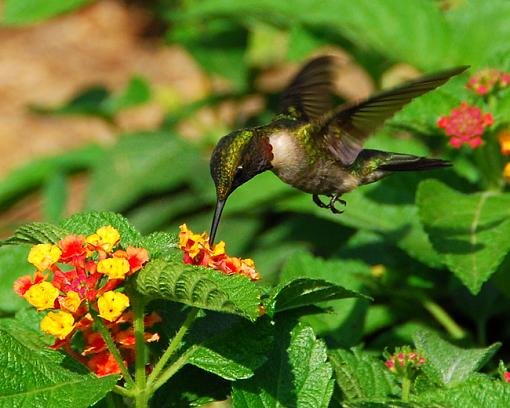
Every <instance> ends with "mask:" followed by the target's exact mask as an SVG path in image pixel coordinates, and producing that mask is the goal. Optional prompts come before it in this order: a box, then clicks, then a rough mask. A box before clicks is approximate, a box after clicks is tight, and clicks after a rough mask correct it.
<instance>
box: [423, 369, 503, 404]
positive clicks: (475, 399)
mask: <svg viewBox="0 0 510 408" xmlns="http://www.w3.org/2000/svg"><path fill="white" fill-rule="evenodd" d="M413 401H416V402H417V403H419V404H421V405H420V406H423V407H438V408H443V407H447V408H460V407H476V408H496V407H498V408H499V407H501V408H503V407H506V406H508V401H510V387H509V386H508V384H506V383H505V382H503V381H500V380H493V379H491V378H490V377H489V376H487V375H481V374H477V375H472V376H471V377H470V378H469V379H468V380H467V381H466V382H464V383H462V384H461V385H459V386H457V387H453V388H448V389H434V390H430V391H428V392H425V393H422V394H420V395H418V396H416V397H414V398H413ZM413 407H414V405H413Z"/></svg>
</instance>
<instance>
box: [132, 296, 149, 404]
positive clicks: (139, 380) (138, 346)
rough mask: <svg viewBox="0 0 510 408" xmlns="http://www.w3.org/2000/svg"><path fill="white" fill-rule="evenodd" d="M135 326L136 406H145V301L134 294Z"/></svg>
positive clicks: (146, 400) (146, 401)
mask: <svg viewBox="0 0 510 408" xmlns="http://www.w3.org/2000/svg"><path fill="white" fill-rule="evenodd" d="M132 299H133V314H134V319H133V328H134V331H135V382H136V388H137V394H136V407H137V408H143V407H146V406H147V403H148V399H147V393H146V391H147V390H146V377H145V363H146V362H145V344H144V337H143V335H144V322H143V311H144V307H145V303H144V301H143V299H141V298H140V297H137V296H133V297H132Z"/></svg>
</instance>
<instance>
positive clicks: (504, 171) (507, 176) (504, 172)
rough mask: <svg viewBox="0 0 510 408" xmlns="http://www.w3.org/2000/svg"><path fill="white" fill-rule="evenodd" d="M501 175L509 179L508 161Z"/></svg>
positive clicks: (509, 164) (509, 166)
mask: <svg viewBox="0 0 510 408" xmlns="http://www.w3.org/2000/svg"><path fill="white" fill-rule="evenodd" d="M503 177H504V178H506V179H507V181H510V162H509V163H507V164H506V166H505V169H504V170H503Z"/></svg>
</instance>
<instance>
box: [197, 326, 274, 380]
mask: <svg viewBox="0 0 510 408" xmlns="http://www.w3.org/2000/svg"><path fill="white" fill-rule="evenodd" d="M271 345H272V326H271V325H270V322H269V320H268V319H259V320H257V322H256V323H250V322H247V321H243V322H240V323H238V324H235V325H233V326H232V327H231V328H230V329H228V330H226V331H225V332H223V333H222V334H221V335H220V336H216V337H213V338H212V339H208V340H206V341H205V342H203V343H202V344H200V346H199V347H198V348H197V349H196V350H195V351H194V352H193V354H192V355H191V357H190V359H189V360H188V362H189V363H190V364H193V365H195V366H197V367H200V368H201V369H203V370H206V371H209V372H211V373H214V374H216V375H219V376H220V377H222V378H225V379H227V380H238V379H245V378H250V377H251V376H253V374H254V372H255V370H256V369H257V368H259V367H260V366H261V365H262V364H264V363H265V362H266V361H267V358H268V356H267V354H268V352H269V351H270V349H271Z"/></svg>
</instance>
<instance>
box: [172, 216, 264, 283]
mask: <svg viewBox="0 0 510 408" xmlns="http://www.w3.org/2000/svg"><path fill="white" fill-rule="evenodd" d="M179 228H180V230H181V232H180V234H179V247H180V249H182V250H183V251H184V263H186V264H190V265H201V266H205V267H207V268H212V269H216V270H218V271H221V272H223V273H225V274H227V275H232V274H240V275H245V276H247V277H248V278H250V279H251V280H252V281H257V280H259V279H260V275H259V274H258V272H257V271H256V269H255V263H254V262H253V260H252V259H250V258H246V259H242V258H237V257H231V256H228V255H227V253H226V251H225V242H224V241H220V242H218V243H217V244H215V245H213V246H212V247H211V246H210V245H209V236H208V234H207V233H205V232H204V233H202V234H195V233H193V231H191V230H190V229H188V227H187V226H186V224H183V225H181V226H180V227H179Z"/></svg>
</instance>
